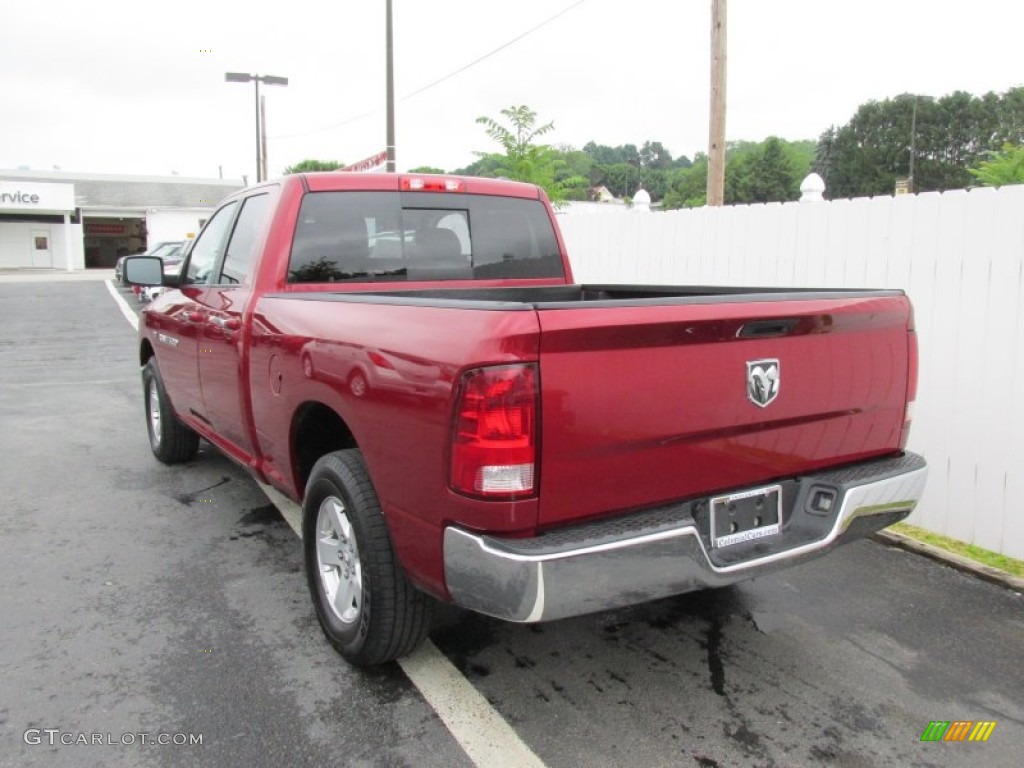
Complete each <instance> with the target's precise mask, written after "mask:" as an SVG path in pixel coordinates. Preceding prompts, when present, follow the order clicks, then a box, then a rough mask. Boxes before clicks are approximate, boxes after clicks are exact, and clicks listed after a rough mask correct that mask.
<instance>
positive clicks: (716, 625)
mask: <svg viewBox="0 0 1024 768" xmlns="http://www.w3.org/2000/svg"><path fill="white" fill-rule="evenodd" d="M115 290H116V291H117V292H120V291H119V289H115ZM134 339H135V332H134V331H133V329H132V328H131V326H130V325H129V323H128V322H127V321H126V319H125V317H124V316H123V315H122V312H121V310H120V309H119V307H118V305H117V304H116V302H115V300H114V298H113V296H112V294H111V292H110V291H109V290H108V288H107V286H106V285H105V284H104V283H103V282H102V281H97V280H86V281H82V282H18V283H13V282H3V281H0V451H2V455H3V461H2V462H0V489H2V492H3V495H4V499H3V503H2V504H0V510H2V511H0V580H2V584H3V590H2V591H0V766H37V765H38V766H77V765H82V766H92V765H110V766H117V765H140V766H177V765H198V764H202V765H225V766H227V765H248V766H261V765H275V766H277V765H288V766H300V765H339V766H389V767H390V766H472V765H474V764H477V765H488V766H489V765H516V764H521V765H522V764H529V763H528V762H526V761H528V760H532V761H534V762H533V763H532V764H534V765H545V766H549V768H570V767H574V766H624V765H629V766H699V767H700V768H714V767H715V766H719V767H720V768H725V767H726V766H817V765H826V766H849V767H860V766H889V765H899V766H947V765H949V766H958V765H963V766H1016V765H1019V764H1020V755H1021V754H1024V665H1022V664H1021V659H1022V658H1024V597H1022V596H1021V595H1020V594H1018V593H1016V592H1013V591H1012V590H1009V589H1006V588H1005V587H1000V586H996V585H993V584H990V583H987V582H984V581H980V580H978V579H975V578H973V577H972V576H969V575H967V574H964V573H961V572H959V571H955V570H952V569H950V568H948V567H945V566H943V565H940V564H938V563H935V562H933V561H931V560H928V559H925V558H922V557H919V556H918V555H914V554H910V553H907V552H905V551H903V550H900V549H896V548H892V547H888V546H885V545H884V544H881V543H879V542H876V541H862V542H858V543H856V544H853V545H850V546H848V547H845V548H843V549H840V550H838V551H836V552H835V553H833V554H832V555H831V556H829V557H827V558H825V559H823V560H819V561H816V562H814V563H810V564H807V565H803V566H801V567H799V568H797V569H794V570H792V571H788V572H784V573H781V574H776V575H774V576H770V577H764V578H760V579H757V580H755V581H752V582H748V583H745V584H741V585H738V586H736V587H732V588H729V589H725V590H717V591H712V592H706V593H699V594H694V595H687V596H683V597H679V598H674V599H670V600H663V601H659V602H657V603H652V604H648V605H643V606H636V607H633V608H629V609H625V610H620V611H614V612H608V613H603V614H598V615H594V616H588V617H582V618H577V619H570V620H564V621H560V622H555V623H552V624H546V625H540V626H521V625H509V624H504V623H502V622H499V621H495V620H491V619H487V618H484V617H479V616H474V615H469V614H464V613H461V612H458V611H454V610H450V611H444V612H442V616H441V617H440V618H439V620H438V622H437V627H436V629H435V630H434V632H432V634H431V643H430V644H429V645H428V647H427V648H426V649H425V651H424V652H423V653H424V654H425V655H424V656H422V657H417V658H414V659H412V660H411V661H410V662H409V663H407V664H403V665H399V664H391V665H388V666H386V667H384V668H382V669H380V670H377V671H373V672H365V671H357V670H354V669H352V668H350V667H348V666H347V665H346V664H345V662H344V661H342V660H341V658H340V657H338V656H337V655H336V654H335V653H334V652H333V651H332V650H331V649H330V647H329V646H328V645H327V643H326V642H325V641H324V640H323V638H322V636H321V634H320V632H319V628H318V626H317V623H316V619H315V617H314V615H313V610H312V607H311V605H310V602H309V598H308V594H307V591H306V586H305V580H304V577H303V574H302V569H301V549H300V543H299V540H298V538H297V537H296V535H295V534H294V532H293V531H292V528H291V527H290V526H289V525H288V523H287V522H286V521H285V520H284V519H283V518H282V516H281V514H280V513H279V511H278V510H277V509H276V508H275V507H274V505H272V504H271V503H270V502H269V501H268V499H267V497H266V496H265V495H264V494H263V493H262V491H261V490H260V489H259V487H258V486H257V485H256V484H255V483H254V482H253V481H252V480H250V479H249V478H248V476H247V475H246V474H245V473H244V472H242V471H241V470H239V469H238V468H236V467H235V466H234V465H233V464H232V463H230V462H229V461H228V460H226V459H224V458H223V457H221V456H220V455H218V454H217V453H216V452H214V451H213V450H211V449H209V448H208V447H206V448H204V450H202V451H201V453H200V455H199V457H198V458H197V459H196V460H195V461H194V462H192V463H191V464H189V465H186V466H183V467H177V468H170V467H165V466H163V465H161V464H159V463H158V462H156V460H155V459H153V457H152V456H151V454H150V452H149V447H148V444H147V441H146V433H145V427H144V422H143V415H142V397H141V387H140V383H139V373H138V367H137V363H136V357H135V344H134ZM434 649H437V650H439V651H440V654H439V658H440V659H441V664H440V666H441V667H442V668H443V667H447V668H451V669H452V674H453V675H454V676H455V677H456V678H457V680H456V681H455V682H452V681H450V680H449V681H448V682H445V681H444V680H441V681H440V682H438V680H437V679H436V678H431V677H430V676H429V675H428V676H421V675H420V674H419V673H418V672H417V670H419V669H422V668H426V667H430V665H431V664H432V663H433V662H431V661H430V658H429V655H430V654H431V653H432V652H434ZM436 666H437V665H435V667H436ZM456 683H457V685H456ZM438 688H443V689H444V690H440V691H439V690H438ZM445 694H447V698H445ZM442 700H445V701H447V704H446V705H444V706H442V705H440V704H438V702H439V701H442ZM483 710H486V711H483ZM460 718H461V720H460ZM937 720H939V721H958V720H962V721H994V722H996V724H997V725H996V727H995V728H994V730H993V731H992V734H991V736H990V738H989V740H988V741H987V742H985V743H969V742H962V743H959V742H952V743H951V742H938V743H933V742H922V741H921V737H922V734H923V733H924V731H925V729H926V728H927V727H928V725H929V723H930V722H931V721H937ZM459 722H461V723H462V724H463V725H462V726H459V725H458V723H459ZM453 723H455V724H454V725H453ZM467 723H468V725H466V724H467ZM495 723H497V724H499V725H500V726H501V727H502V728H505V729H507V731H508V734H511V741H507V740H506V741H502V739H505V738H506V737H507V736H508V734H506V735H505V736H503V735H502V734H501V733H499V732H498V731H496V730H495V729H494V724H495ZM499 730H500V729H499ZM467 734H468V735H467ZM474 734H475V738H477V739H479V740H480V742H482V745H481V744H479V743H478V744H475V745H474V744H471V743H468V742H469V741H471V740H472V739H473V738H474ZM143 735H144V736H145V739H143V738H141V737H142V736H143ZM197 735H198V736H200V737H201V741H202V743H201V744H198V743H187V742H188V741H189V740H192V741H194V740H195V737H196V736H197ZM97 736H98V737H100V738H99V739H98V741H99V742H100V743H95V742H96V741H97V739H96V737H97ZM129 736H131V740H130V742H129V739H128V737H129ZM161 736H163V737H167V738H166V739H165V740H167V741H170V742H172V743H169V744H153V743H150V741H154V740H157V739H158V738H159V737H161ZM82 737H85V742H88V743H82ZM182 740H184V741H185V742H186V743H181V741H182ZM69 741H70V742H72V743H67V742H69ZM143 741H145V742H146V743H142V742H143ZM51 742H52V743H51ZM110 742H113V743H110ZM496 745H497V746H496ZM510 745H511V746H510ZM489 746H490V749H491V751H490V752H488V751H487V750H488V747H489ZM495 750H497V751H495ZM501 750H510V751H501ZM481 755H491V757H489V758H481V757H480V756H481ZM495 755H497V757H495Z"/></svg>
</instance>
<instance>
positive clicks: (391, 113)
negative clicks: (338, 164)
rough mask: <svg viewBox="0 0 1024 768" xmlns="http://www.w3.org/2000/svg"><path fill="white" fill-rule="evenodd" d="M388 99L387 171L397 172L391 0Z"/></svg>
mask: <svg viewBox="0 0 1024 768" xmlns="http://www.w3.org/2000/svg"><path fill="white" fill-rule="evenodd" d="M387 38H388V40H387V45H386V48H387V59H388V62H387V81H388V82H387V99H388V127H387V131H388V135H387V147H386V148H387V151H388V164H387V172H388V173H394V172H395V49H394V44H393V39H392V30H391V0H387Z"/></svg>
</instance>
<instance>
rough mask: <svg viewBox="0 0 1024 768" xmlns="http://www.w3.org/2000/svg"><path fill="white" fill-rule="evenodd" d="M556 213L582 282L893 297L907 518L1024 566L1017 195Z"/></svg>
mask: <svg viewBox="0 0 1024 768" xmlns="http://www.w3.org/2000/svg"><path fill="white" fill-rule="evenodd" d="M558 218H559V223H560V224H561V226H562V231H563V233H564V235H565V240H566V245H567V247H568V250H569V256H570V260H571V262H572V265H573V270H574V272H575V278H576V281H577V282H581V283H633V284H663V285H665V284H668V285H734V286H764V287H775V286H792V287H820V288H902V289H904V290H905V291H906V292H907V293H908V295H909V296H910V298H911V300H912V301H913V303H914V307H915V317H916V323H917V332H918V338H919V343H920V355H921V366H920V379H919V385H918V395H917V405H916V410H915V416H914V425H913V429H912V431H911V438H910V445H909V446H908V447H909V448H910V449H911V450H914V451H916V452H918V453H921V454H923V455H924V456H925V457H926V458H927V459H928V463H929V465H930V476H929V480H928V490H927V492H926V494H925V497H924V500H923V502H922V504H921V505H920V507H919V508H918V510H917V511H916V512H915V513H914V514H913V516H912V517H911V518H910V520H909V522H911V523H913V524H915V525H918V526H920V527H922V528H926V529H928V530H931V531H935V532H937V533H941V534H945V535H947V536H950V537H952V538H955V539H959V540H961V541H966V542H969V543H973V544H977V545H978V546H981V547H985V548H986V549H991V550H994V551H996V552H1001V553H1003V554H1005V555H1009V556H1011V557H1016V558H1020V559H1024V185H1020V186H1013V187H1004V188H1002V189H999V190H996V189H975V190H971V191H969V192H968V191H963V190H960V191H954V192H946V193H943V194H939V193H927V194H921V195H903V196H899V197H881V198H872V199H857V200H836V201H833V202H817V203H786V204H768V205H755V206H727V207H723V208H699V209H692V210H684V211H670V212H665V213H631V214H628V215H624V214H618V215H615V214H612V215H600V214H586V215H580V214H573V213H571V212H570V213H567V214H564V215H560V216H559V217H558Z"/></svg>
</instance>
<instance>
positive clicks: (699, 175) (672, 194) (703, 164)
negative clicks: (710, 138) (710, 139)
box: [663, 152, 708, 209]
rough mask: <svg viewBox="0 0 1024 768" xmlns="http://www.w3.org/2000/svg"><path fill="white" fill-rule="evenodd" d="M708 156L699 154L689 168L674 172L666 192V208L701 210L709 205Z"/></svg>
mask: <svg viewBox="0 0 1024 768" xmlns="http://www.w3.org/2000/svg"><path fill="white" fill-rule="evenodd" d="M707 187H708V156H707V155H705V154H704V153H703V152H700V153H698V154H697V155H696V156H695V157H694V159H693V163H692V164H691V165H690V166H689V167H688V168H679V169H676V170H675V171H673V172H672V175H671V176H670V178H669V181H668V189H667V190H666V191H665V198H664V201H663V202H664V207H665V208H666V209H673V208H699V207H701V206H702V205H706V204H707Z"/></svg>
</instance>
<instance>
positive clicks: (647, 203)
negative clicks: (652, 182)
mask: <svg viewBox="0 0 1024 768" xmlns="http://www.w3.org/2000/svg"><path fill="white" fill-rule="evenodd" d="M633 210H634V211H644V212H646V213H650V212H651V195H650V193H649V192H648V191H647V190H646V189H644V188H643V187H640V189H638V190H637V191H636V194H635V195H633Z"/></svg>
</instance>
